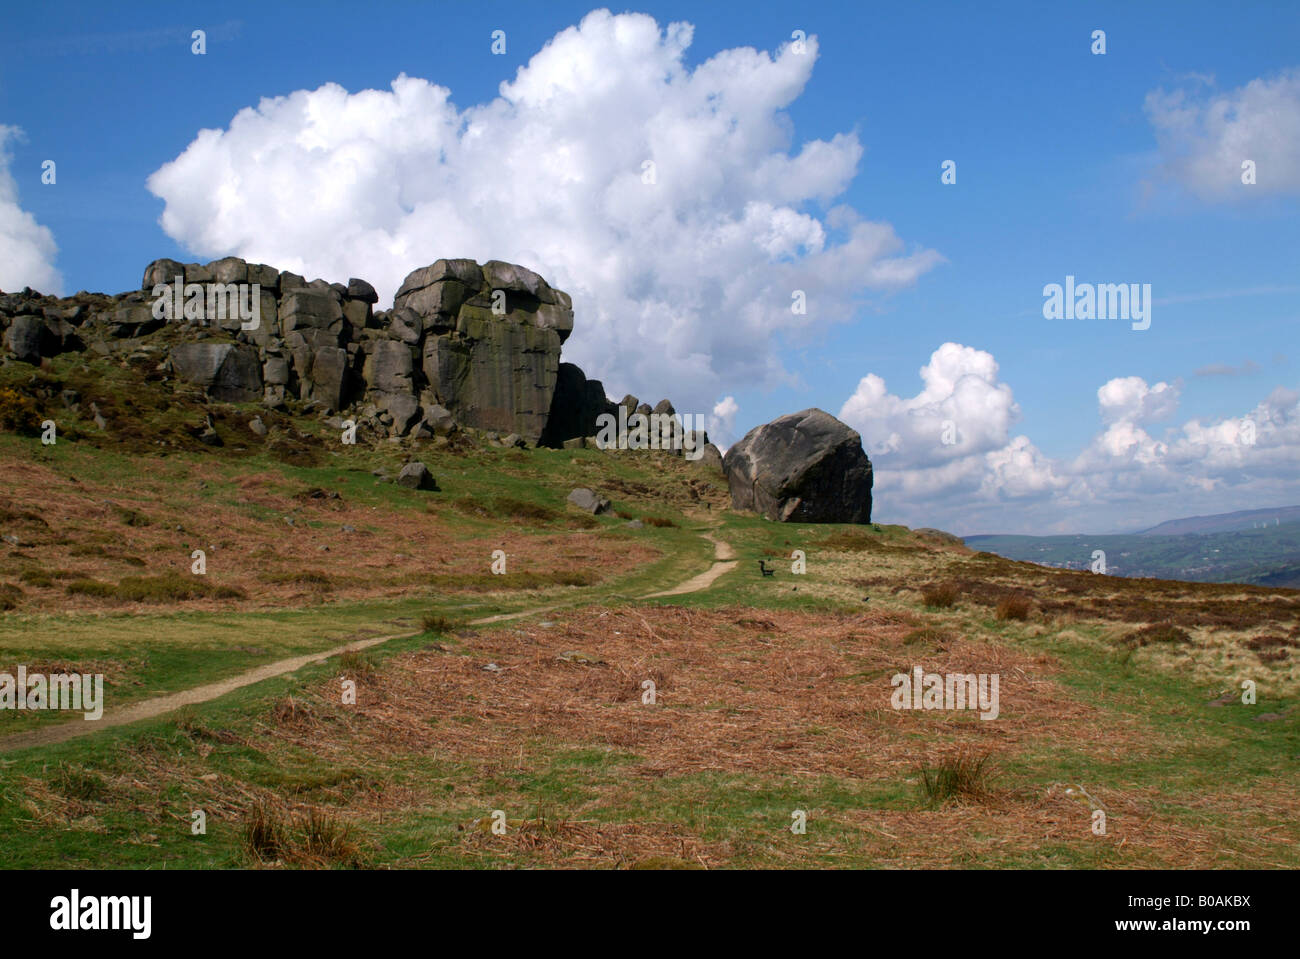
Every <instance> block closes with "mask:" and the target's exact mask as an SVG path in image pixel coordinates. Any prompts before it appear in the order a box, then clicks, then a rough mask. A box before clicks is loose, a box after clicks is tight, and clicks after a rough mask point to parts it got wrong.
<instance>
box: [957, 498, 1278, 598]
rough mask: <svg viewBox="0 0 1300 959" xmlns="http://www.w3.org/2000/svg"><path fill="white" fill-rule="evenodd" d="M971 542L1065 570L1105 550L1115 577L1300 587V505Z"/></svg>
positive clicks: (990, 537)
mask: <svg viewBox="0 0 1300 959" xmlns="http://www.w3.org/2000/svg"><path fill="white" fill-rule="evenodd" d="M964 542H965V543H966V545H967V546H969V547H970V548H971V549H978V550H983V551H985V552H989V553H996V554H997V555H999V556H1005V557H1006V558H1008V559H1017V560H1025V561H1027V562H1031V563H1038V564H1040V565H1042V566H1055V567H1060V568H1064V569H1082V570H1086V569H1091V568H1092V567H1093V563H1094V555H1093V554H1094V552H1095V551H1097V550H1101V551H1103V552H1104V553H1105V560H1106V572H1107V573H1108V574H1109V575H1112V576H1149V577H1154V578H1157V579H1183V580H1191V581H1193V582H1202V583H1252V584H1255V585H1259V586H1274V587H1277V586H1282V587H1289V588H1292V589H1300V506H1287V507H1281V508H1277V509H1259V510H1241V511H1238V512H1235V513H1222V514H1219V515H1216V516H1192V517H1188V518H1185V519H1175V520H1169V521H1168V522H1165V523H1160V524H1159V525H1157V526H1153V527H1151V528H1150V529H1146V530H1142V531H1141V532H1137V533H1128V534H1110V535H1086V534H1078V535H1070V536H1001V535H981V536H967V537H965V539H964Z"/></svg>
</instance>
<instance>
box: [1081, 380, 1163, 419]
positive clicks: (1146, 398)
mask: <svg viewBox="0 0 1300 959" xmlns="http://www.w3.org/2000/svg"><path fill="white" fill-rule="evenodd" d="M1180 392H1181V387H1180V386H1179V385H1178V384H1173V385H1171V384H1169V383H1163V382H1161V383H1157V384H1155V386H1148V385H1147V381H1146V380H1144V379H1142V377H1140V376H1118V377H1116V378H1115V379H1113V380H1109V381H1108V382H1106V383H1105V384H1104V385H1103V386H1102V387H1101V389H1099V390H1097V401H1098V403H1100V405H1101V418H1102V420H1103V421H1104V422H1107V423H1119V422H1129V423H1148V422H1154V421H1158V420H1165V419H1168V418H1169V417H1171V416H1173V415H1174V413H1175V412H1176V411H1177V410H1178V398H1179V394H1180Z"/></svg>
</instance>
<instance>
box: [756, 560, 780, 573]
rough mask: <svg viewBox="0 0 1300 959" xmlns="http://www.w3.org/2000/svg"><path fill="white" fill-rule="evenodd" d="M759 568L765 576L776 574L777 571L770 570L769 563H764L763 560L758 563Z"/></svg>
mask: <svg viewBox="0 0 1300 959" xmlns="http://www.w3.org/2000/svg"><path fill="white" fill-rule="evenodd" d="M758 568H759V571H760V572H761V573H762V574H763V575H764V576H771V575H772V574H773V573H775V572H776V570H774V569H768V568H767V563H766V562H764V561H763V560H761V559H760V560H759V561H758Z"/></svg>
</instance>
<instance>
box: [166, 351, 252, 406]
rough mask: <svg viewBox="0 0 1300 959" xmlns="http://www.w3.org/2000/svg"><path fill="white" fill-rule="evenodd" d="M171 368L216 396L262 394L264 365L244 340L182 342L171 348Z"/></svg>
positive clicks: (234, 399)
mask: <svg viewBox="0 0 1300 959" xmlns="http://www.w3.org/2000/svg"><path fill="white" fill-rule="evenodd" d="M171 359H172V370H173V371H174V372H175V373H176V375H177V376H178V377H179V378H180V379H182V380H184V381H185V382H187V383H193V384H194V385H195V386H201V387H203V388H204V389H205V390H207V391H208V392H209V393H210V394H211V395H212V396H214V397H215V398H216V399H219V400H224V401H226V402H229V403H245V402H249V401H251V400H256V399H258V398H260V397H261V395H262V367H261V364H259V363H258V361H257V353H256V352H254V350H253V349H252V347H249V346H245V345H244V344H242V343H182V344H181V345H180V346H178V347H176V348H175V349H174V350H172V357H171Z"/></svg>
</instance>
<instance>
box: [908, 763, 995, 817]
mask: <svg viewBox="0 0 1300 959" xmlns="http://www.w3.org/2000/svg"><path fill="white" fill-rule="evenodd" d="M919 772H920V774H921V798H922V800H923V801H924V802H925V804H926V805H927V806H930V807H934V806H941V805H943V804H944V803H946V802H951V801H953V800H972V801H980V800H983V799H985V798H987V797H988V794H989V788H988V783H989V779H990V778H991V776H992V775H993V772H994V763H993V756H992V753H985V754H984V755H982V756H976V755H974V754H973V753H959V754H958V755H956V756H951V757H949V758H948V759H945V760H943V761H942V762H941V763H940V764H939V765H938V766H935V767H931V768H922V769H920V770H919Z"/></svg>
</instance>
